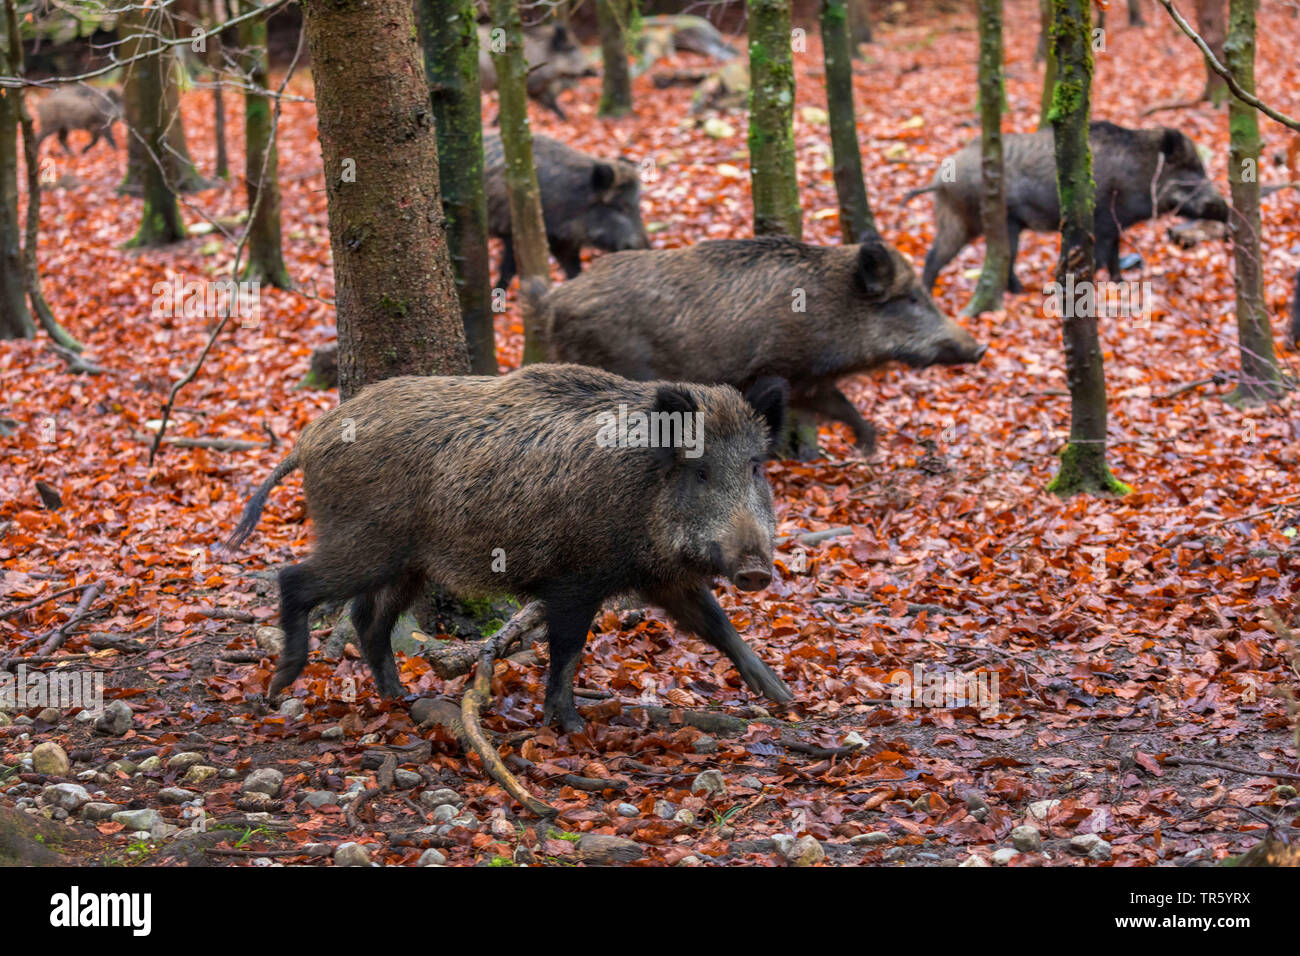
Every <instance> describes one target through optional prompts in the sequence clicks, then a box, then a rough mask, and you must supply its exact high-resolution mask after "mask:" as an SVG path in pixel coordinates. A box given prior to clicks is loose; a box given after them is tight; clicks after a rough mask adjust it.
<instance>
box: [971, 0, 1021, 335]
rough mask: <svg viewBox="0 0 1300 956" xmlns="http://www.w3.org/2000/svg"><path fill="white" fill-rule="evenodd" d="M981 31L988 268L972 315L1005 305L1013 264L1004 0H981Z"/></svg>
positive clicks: (982, 170) (984, 222) (983, 216)
mask: <svg viewBox="0 0 1300 956" xmlns="http://www.w3.org/2000/svg"><path fill="white" fill-rule="evenodd" d="M977 8H978V16H979V35H980V62H979V100H980V143H981V145H980V223H981V225H982V226H983V227H984V243H985V251H984V268H983V269H982V270H981V271H980V279H979V283H978V284H977V285H976V286H975V295H974V297H973V298H972V299H971V301H970V303H969V304H968V305H967V306H966V310H965V312H966V314H967V315H979V314H980V313H982V312H989V311H993V310H996V309H1000V308H1001V307H1002V295H1003V293H1005V292H1006V290H1007V273H1008V271H1009V270H1010V268H1011V248H1010V241H1009V239H1008V237H1007V191H1006V180H1005V178H1004V176H1003V170H1002V101H1003V97H1004V96H1005V92H1004V90H1005V87H1004V73H1003V58H1002V0H978V4H977Z"/></svg>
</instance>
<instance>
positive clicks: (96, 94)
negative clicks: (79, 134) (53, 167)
mask: <svg viewBox="0 0 1300 956" xmlns="http://www.w3.org/2000/svg"><path fill="white" fill-rule="evenodd" d="M36 112H37V114H38V115H39V116H40V133H39V134H38V136H37V140H36V146H37V148H38V149H39V148H40V144H41V143H43V142H45V140H46V138H47V137H49V136H53V135H54V134H55V133H57V134H58V136H59V144H60V145H61V146H62V147H63V151H64V152H65V153H71V152H72V147H71V146H69V145H68V133H70V132H72V131H73V130H74V129H84V130H85V131H86V132H88V133H90V134H91V139H90V142H89V143H87V144H86V148H85V149H83V150H82V151H81V152H82V154H83V155H84V154H85V153H87V152H89V151H90V148H91V147H92V146H94V145H95V144H96V143H98V142H99V138H100V137H101V136H103V137H104V138H105V139H107V140H108V145H109V146H111V147H113V148H114V149H117V141H116V140H115V139H113V124H114V123H116V122H117V121H118V120H120V119H121V118H122V94H121V93H119V92H118V91H117V90H115V89H102V90H101V89H97V88H96V87H93V86H87V85H86V84H84V83H78V84H76V85H75V86H64V87H60V88H59V89H57V90H55V91H54V92H53V93H51V94H50V95H49V96H47V97H45V98H44V99H43V100H41V102H40V104H39V105H38V106H37V107H36Z"/></svg>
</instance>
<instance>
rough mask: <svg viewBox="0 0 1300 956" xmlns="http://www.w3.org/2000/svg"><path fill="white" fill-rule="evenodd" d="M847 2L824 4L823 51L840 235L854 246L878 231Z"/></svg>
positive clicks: (831, 0) (827, 0)
mask: <svg viewBox="0 0 1300 956" xmlns="http://www.w3.org/2000/svg"><path fill="white" fill-rule="evenodd" d="M848 19H849V17H848V6H847V4H846V3H845V0H822V9H821V27H822V51H823V54H824V55H825V59H826V110H827V113H828V114H829V115H830V126H831V161H832V163H833V165H834V173H835V195H836V197H837V198H838V199H839V205H840V235H841V236H843V238H844V241H845V242H846V243H854V242H857V241H858V240H859V238H861V236H862V234H863V233H864V232H867V231H872V232H874V231H875V230H876V222H875V219H874V218H873V217H872V215H871V205H870V203H869V202H868V200H867V186H866V183H865V182H864V181H863V179H862V151H861V149H860V148H859V146H858V123H857V112H856V110H855V109H854V107H853V64H852V62H851V54H850V52H849V23H848Z"/></svg>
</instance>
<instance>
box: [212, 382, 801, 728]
mask: <svg viewBox="0 0 1300 956" xmlns="http://www.w3.org/2000/svg"><path fill="white" fill-rule="evenodd" d="M748 398H749V401H748V402H747V401H746V399H745V398H742V397H741V395H740V394H739V393H738V392H736V391H735V390H734V389H731V388H727V387H706V386H699V385H685V384H670V383H665V382H651V383H644V384H643V383H635V382H629V381H626V380H624V379H621V378H619V377H617V376H615V375H611V374H609V373H607V372H602V371H599V370H596V369H590V368H583V367H578V366H565V365H530V366H528V367H526V368H524V369H522V370H520V371H517V372H514V373H512V374H510V375H506V376H503V377H500V378H494V377H464V378H454V377H447V378H444V377H430V378H417V377H404V378H393V379H388V380H386V381H382V382H378V383H376V384H373V385H370V386H369V387H367V388H365V389H363V390H362V391H361V392H360V393H359V394H358V395H357V396H355V397H354V398H352V399H350V400H348V401H347V402H344V403H343V404H342V405H340V406H339V407H338V408H335V409H333V410H332V411H329V412H326V413H325V414H324V415H322V416H320V417H319V418H317V419H316V420H315V421H313V422H312V423H311V424H310V425H308V426H307V427H306V428H305V429H303V432H302V435H301V436H300V437H299V439H298V443H297V446H296V447H295V448H294V450H293V452H292V453H291V454H290V455H289V457H288V458H286V459H285V460H284V461H283V462H281V463H280V465H279V466H278V467H277V468H276V469H275V471H274V472H272V474H271V476H270V477H269V478H268V479H267V480H266V481H265V482H264V483H263V484H262V486H261V487H260V488H258V489H257V492H256V493H255V494H254V495H253V497H252V499H251V500H250V501H249V503H248V505H247V507H246V508H245V510H244V514H243V516H242V518H241V520H240V522H239V525H238V527H237V528H236V529H235V531H234V533H233V534H232V535H231V538H230V541H229V545H230V547H232V548H233V547H236V546H238V544H239V543H240V542H242V541H243V540H244V539H245V538H247V536H248V535H249V533H250V532H251V531H252V530H253V527H254V526H255V525H256V524H257V520H258V515H259V514H260V512H261V510H262V507H263V505H264V504H265V502H266V498H267V495H268V493H269V492H270V490H271V488H272V487H273V486H274V485H275V484H276V482H278V481H279V480H280V479H282V478H283V477H284V476H285V475H287V474H288V473H289V472H291V471H293V470H294V469H295V468H301V469H302V472H303V490H304V493H305V495H306V499H307V511H308V514H309V515H310V516H311V518H312V520H313V522H314V523H315V528H316V535H317V540H316V546H315V548H314V550H313V551H312V554H311V556H310V557H309V558H308V559H307V560H306V561H303V562H302V563H301V564H297V565H293V566H292V567H289V568H286V569H285V570H283V571H282V572H280V602H281V604H280V616H281V627H283V629H284V634H285V643H284V651H283V652H282V653H281V655H280V660H279V664H278V666H277V668H276V671H275V677H274V679H273V680H272V683H271V688H270V693H271V696H275V695H276V694H278V693H279V692H280V691H282V690H284V689H285V688H286V687H288V686H289V685H290V684H292V683H293V681H294V679H295V678H296V677H297V676H298V674H299V673H300V672H301V671H302V668H303V666H304V664H305V662H306V659H307V637H308V632H307V615H308V613H309V612H310V610H311V609H312V607H313V606H315V605H316V604H318V603H319V602H321V601H323V600H325V599H326V598H338V599H343V598H350V597H355V599H356V600H355V601H354V602H353V605H352V619H353V623H354V624H355V625H356V630H357V634H358V635H359V636H360V641H361V645H362V649H363V651H364V653H365V657H366V660H367V662H368V663H369V665H370V669H371V671H372V673H373V674H374V675H375V680H376V683H377V685H378V688H379V690H380V692H381V693H383V694H385V695H388V696H400V695H401V694H402V685H401V682H400V680H399V678H398V675H397V669H396V666H395V664H394V662H393V654H392V650H391V647H390V642H389V638H390V634H391V632H392V628H393V624H394V623H395V622H396V620H397V618H398V616H399V615H400V614H401V612H402V611H403V610H404V609H405V608H406V607H407V606H408V605H409V604H410V603H411V601H412V600H413V599H414V598H415V597H416V596H417V594H418V593H420V592H421V591H422V590H423V589H424V588H425V587H426V584H427V582H433V583H435V584H437V585H439V586H441V587H444V588H447V589H449V590H451V591H452V592H454V593H455V594H457V595H460V596H462V597H471V596H476V595H478V596H483V595H500V594H513V595H515V596H517V597H519V598H521V599H522V598H528V599H539V600H541V601H542V602H544V604H545V607H546V624H547V628H548V632H549V635H548V636H549V641H550V647H551V668H550V674H549V677H548V681H547V690H546V707H545V713H546V719H547V720H548V721H549V720H558V721H559V722H560V724H561V726H562V727H564V728H565V729H566V730H573V729H576V728H579V727H581V726H582V720H581V718H580V717H579V716H578V714H577V711H576V710H575V709H574V705H573V678H574V673H575V671H576V669H577V666H578V663H579V661H580V659H581V652H582V647H583V644H584V643H585V641H586V637H587V628H588V625H589V624H590V623H591V620H592V617H593V616H594V615H595V613H596V611H597V610H598V608H599V607H600V605H601V603H602V602H604V601H605V600H606V599H608V598H610V597H612V596H614V595H617V594H620V593H625V592H639V593H640V594H642V595H644V596H645V597H646V598H647V599H648V600H649V601H651V602H653V603H655V604H657V605H659V606H661V607H663V608H664V609H665V610H667V611H668V612H669V614H670V615H672V617H673V618H674V619H675V620H676V621H677V622H678V624H679V625H681V626H682V627H683V628H685V629H687V630H691V631H694V632H695V633H696V634H698V635H699V636H700V637H701V638H703V639H704V640H705V641H707V642H709V643H711V644H712V645H713V646H714V647H716V648H718V649H719V650H721V651H722V652H723V653H725V654H727V655H728V656H729V657H730V658H731V659H732V661H734V662H735V664H736V667H737V669H738V670H739V672H740V674H741V676H742V677H743V678H744V680H745V681H746V683H748V684H749V686H750V687H752V688H754V689H755V690H757V691H759V692H761V693H763V694H766V695H767V696H768V697H771V698H773V699H775V700H789V699H790V693H789V691H788V690H787V689H786V687H785V685H784V684H783V683H782V681H781V680H780V678H778V677H777V676H776V674H774V673H773V672H772V671H771V670H770V669H769V668H768V667H767V665H765V664H764V663H763V662H762V661H761V660H760V659H759V658H758V656H757V655H756V654H755V653H754V652H753V651H752V650H751V649H750V648H749V647H748V646H747V645H746V644H745V643H744V642H743V641H742V640H741V638H740V637H739V635H738V634H737V633H736V631H735V629H734V628H733V627H732V626H731V624H730V622H729V621H728V620H727V617H726V614H724V613H723V611H722V609H721V608H720V607H719V605H718V602H717V601H716V600H715V599H714V597H713V595H712V593H711V592H710V590H709V584H710V582H711V581H712V579H713V578H714V577H715V576H718V575H727V576H728V577H730V578H731V580H732V581H733V582H734V583H735V584H736V585H737V586H738V587H741V588H742V589H745V590H758V589H761V588H763V587H766V586H767V584H768V583H769V581H770V580H771V567H772V536H773V515H772V493H771V489H770V488H769V487H768V484H767V480H766V478H765V476H764V475H763V468H762V461H763V459H764V458H765V457H766V454H767V449H768V443H769V441H770V438H771V432H772V431H773V430H774V429H779V426H780V416H781V409H782V406H783V403H784V401H785V386H784V383H782V382H780V381H777V380H772V379H765V380H763V381H761V382H758V383H756V384H755V386H754V388H753V389H751V391H750V394H749V396H748ZM620 406H621V407H622V408H623V409H624V411H625V412H627V413H630V412H636V411H641V412H645V413H650V412H654V411H658V412H665V413H670V414H671V413H680V414H686V413H692V412H698V413H699V415H700V419H699V421H700V422H701V427H702V428H703V443H702V446H701V449H702V454H700V455H698V456H695V455H693V454H691V449H690V448H687V447H680V446H679V447H643V446H641V447H626V446H623V447H619V446H616V445H611V444H610V442H609V441H605V442H603V443H602V442H601V441H600V439H599V436H600V434H601V428H602V422H604V423H605V424H608V419H602V417H601V416H609V415H617V414H618V413H619V410H620ZM607 437H608V436H607ZM628 444H629V445H630V444H631V442H629V443H628Z"/></svg>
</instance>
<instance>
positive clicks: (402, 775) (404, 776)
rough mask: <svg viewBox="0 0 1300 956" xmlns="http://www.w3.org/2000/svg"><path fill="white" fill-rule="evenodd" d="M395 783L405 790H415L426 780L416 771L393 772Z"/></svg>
mask: <svg viewBox="0 0 1300 956" xmlns="http://www.w3.org/2000/svg"><path fill="white" fill-rule="evenodd" d="M393 782H394V783H395V784H397V786H399V787H401V788H402V789H403V790H413V789H415V788H416V787H418V786H419V785H420V784H422V783H424V778H423V777H421V776H420V775H419V774H418V773H416V772H415V771H414V770H395V771H394V772H393Z"/></svg>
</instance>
